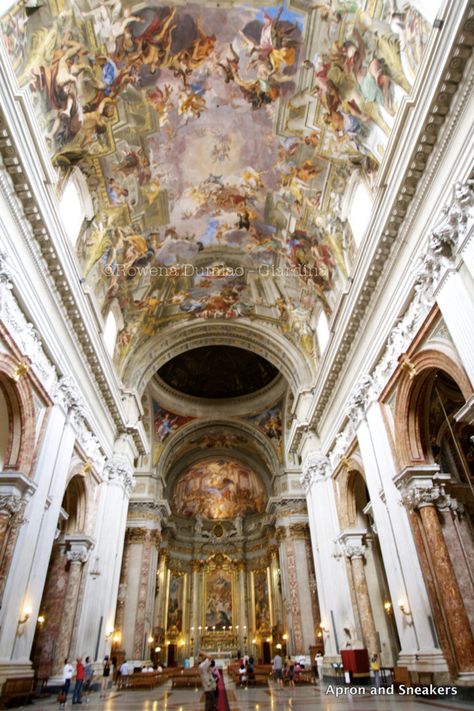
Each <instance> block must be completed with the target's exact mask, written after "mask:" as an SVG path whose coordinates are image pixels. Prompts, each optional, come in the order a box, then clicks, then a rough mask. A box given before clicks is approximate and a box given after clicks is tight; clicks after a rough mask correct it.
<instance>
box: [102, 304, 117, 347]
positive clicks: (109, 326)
mask: <svg viewBox="0 0 474 711" xmlns="http://www.w3.org/2000/svg"><path fill="white" fill-rule="evenodd" d="M117 331H118V326H117V319H116V318H115V314H114V312H113V310H112V309H110V311H109V313H108V314H107V318H106V320H105V328H104V343H105V347H106V349H107V353H108V354H109V355H110V356H113V354H114V350H115V341H116V340H117Z"/></svg>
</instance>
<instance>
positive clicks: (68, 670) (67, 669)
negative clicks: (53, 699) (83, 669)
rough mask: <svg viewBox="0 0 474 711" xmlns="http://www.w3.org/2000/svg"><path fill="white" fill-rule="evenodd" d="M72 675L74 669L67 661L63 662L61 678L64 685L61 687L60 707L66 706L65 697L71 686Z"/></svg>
mask: <svg viewBox="0 0 474 711" xmlns="http://www.w3.org/2000/svg"><path fill="white" fill-rule="evenodd" d="M73 675H74V667H73V666H72V664H71V663H70V661H69V659H65V660H64V669H63V677H64V685H63V694H64V696H63V699H64V700H63V701H62V703H61V705H62V706H65V705H66V701H67V695H68V692H69V687H70V686H71V679H72V677H73Z"/></svg>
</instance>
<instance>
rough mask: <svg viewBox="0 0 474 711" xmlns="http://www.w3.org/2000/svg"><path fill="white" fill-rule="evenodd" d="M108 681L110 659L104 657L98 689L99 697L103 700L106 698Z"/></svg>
mask: <svg viewBox="0 0 474 711" xmlns="http://www.w3.org/2000/svg"><path fill="white" fill-rule="evenodd" d="M109 680H110V659H109V657H104V663H103V667H102V686H101V689H100V697H101V698H102V699H103V698H105V697H106V696H107V690H108V688H109Z"/></svg>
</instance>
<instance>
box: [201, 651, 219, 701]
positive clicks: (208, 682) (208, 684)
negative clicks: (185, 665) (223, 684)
mask: <svg viewBox="0 0 474 711" xmlns="http://www.w3.org/2000/svg"><path fill="white" fill-rule="evenodd" d="M211 662H212V657H211V656H210V655H209V654H207V653H206V652H203V651H202V650H201V651H200V652H199V654H198V664H199V676H200V677H201V686H202V690H203V691H204V711H214V692H215V690H216V682H215V681H214V677H213V676H212V673H211Z"/></svg>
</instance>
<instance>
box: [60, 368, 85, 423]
mask: <svg viewBox="0 0 474 711" xmlns="http://www.w3.org/2000/svg"><path fill="white" fill-rule="evenodd" d="M54 401H55V402H56V403H57V404H58V405H61V406H62V407H63V408H64V409H65V410H66V411H67V412H69V413H70V415H71V417H72V418H73V420H74V421H76V424H77V421H78V420H79V421H80V420H82V419H83V418H84V417H85V415H86V407H85V404H84V400H83V399H82V396H81V394H80V392H79V388H78V387H77V384H76V382H75V381H74V379H73V378H72V377H71V376H70V375H63V376H62V377H61V378H60V379H59V381H58V383H57V385H56V390H55V393H54Z"/></svg>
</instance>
